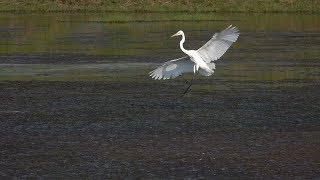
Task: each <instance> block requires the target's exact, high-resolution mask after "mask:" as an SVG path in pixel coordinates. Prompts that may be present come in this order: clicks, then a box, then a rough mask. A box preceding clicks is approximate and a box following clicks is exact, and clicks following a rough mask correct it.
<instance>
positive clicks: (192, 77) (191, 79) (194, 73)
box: [182, 73, 196, 95]
mask: <svg viewBox="0 0 320 180" xmlns="http://www.w3.org/2000/svg"><path fill="white" fill-rule="evenodd" d="M195 74H196V73H194V74H193V76H192V79H191V81H190V85H189V86H188V87H187V89H186V90H185V91H184V92H183V94H182V95H185V94H186V93H187V92H188V91H189V89H190V88H191V86H192V83H193V79H194V76H195Z"/></svg>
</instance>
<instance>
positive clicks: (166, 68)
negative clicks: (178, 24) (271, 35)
mask: <svg viewBox="0 0 320 180" xmlns="http://www.w3.org/2000/svg"><path fill="white" fill-rule="evenodd" d="M179 35H181V36H182V39H181V41H180V49H181V50H182V52H184V53H185V54H187V55H188V56H184V57H181V58H178V59H174V60H171V61H168V62H165V63H164V64H163V65H162V66H160V67H158V68H157V69H155V70H153V71H151V72H150V73H149V75H150V76H151V77H152V78H154V79H170V78H176V77H178V76H180V75H181V74H182V73H186V72H193V77H192V80H191V82H190V85H189V87H188V88H187V89H186V90H185V92H184V94H185V93H186V92H187V91H188V90H189V89H190V87H191V85H192V81H193V79H194V76H195V73H196V71H199V73H200V74H201V75H203V76H210V75H212V74H213V72H214V71H213V70H214V69H215V64H214V63H213V62H212V61H215V60H217V59H219V58H220V57H221V56H222V55H223V54H224V53H225V52H226V51H227V50H228V48H229V47H230V46H231V45H232V43H234V42H236V41H237V39H238V36H239V30H238V29H237V28H236V27H235V26H233V27H232V25H230V26H229V27H227V28H226V29H225V30H223V31H221V32H219V33H215V34H214V35H213V37H212V38H211V39H210V40H209V41H208V42H207V43H206V44H205V45H203V46H202V47H201V48H200V49H198V50H186V49H185V48H184V47H183V43H184V42H185V36H184V32H183V31H181V30H180V31H178V32H177V33H175V34H174V35H172V36H171V37H174V36H179Z"/></svg>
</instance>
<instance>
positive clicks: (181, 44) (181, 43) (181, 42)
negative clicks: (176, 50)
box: [180, 34, 188, 54]
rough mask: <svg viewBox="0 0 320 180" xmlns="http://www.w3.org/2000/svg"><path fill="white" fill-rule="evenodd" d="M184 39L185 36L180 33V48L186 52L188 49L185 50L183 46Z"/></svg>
mask: <svg viewBox="0 0 320 180" xmlns="http://www.w3.org/2000/svg"><path fill="white" fill-rule="evenodd" d="M185 41H186V38H185V36H184V34H182V39H181V41H180V49H181V50H182V51H183V52H184V53H186V54H188V50H186V49H185V48H184V47H183V43H184V42H185Z"/></svg>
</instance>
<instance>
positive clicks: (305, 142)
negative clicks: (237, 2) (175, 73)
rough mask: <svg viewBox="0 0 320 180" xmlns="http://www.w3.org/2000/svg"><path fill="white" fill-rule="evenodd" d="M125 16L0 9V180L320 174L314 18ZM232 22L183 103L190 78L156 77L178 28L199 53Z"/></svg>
mask: <svg viewBox="0 0 320 180" xmlns="http://www.w3.org/2000/svg"><path fill="white" fill-rule="evenodd" d="M123 16H124V15H121V14H120V15H119V14H105V15H96V14H73V15H68V14H59V15H57V14H51V15H50V14H49V15H24V14H23V15H9V14H3V15H2V16H1V17H0V37H1V38H0V63H1V64H0V80H1V81H0V92H1V93H0V100H1V104H0V119H1V126H0V134H1V136H0V146H1V147H2V148H1V151H0V176H15V177H21V178H25V177H83V178H94V177H104V178H107V177H114V178H117V177H118V178H125V177H127V178H164V179H168V178H214V177H216V178H239V177H240V178H244V179H247V178H266V179H270V178H272V179H274V178H295V179H300V178H302V179H307V178H320V170H319V169H320V158H319V157H320V154H319V152H320V121H319V117H320V113H319V112H320V103H319V102H320V97H319V95H318V94H319V90H320V84H319V82H320V59H319V57H320V16H319V15H302V14H299V15H294V14H291V15H283V14H274V15H273V14H267V15H259V14H251V15H245V14H220V15H216V14H211V15H210V16H212V18H210V20H201V21H196V20H195V21H176V20H174V21H173V20H172V17H175V16H176V15H174V14H171V15H164V14H147V15H145V14H138V15H137V14H132V17H134V18H132V19H130V18H129V19H127V20H128V21H130V22H122V21H118V20H117V18H119V17H120V19H121V17H122V19H126V18H123ZM208 16H209V15H208ZM138 17H140V20H138V21H132V20H133V19H135V18H136V19H139V18H138ZM141 17H143V18H142V20H141ZM187 18H188V17H187ZM189 18H190V17H189ZM115 19H116V20H115ZM173 19H174V18H173ZM152 20H157V22H153V23H152V22H150V21H152ZM229 24H233V25H236V26H238V27H239V29H240V32H241V35H240V38H239V40H238V42H237V43H235V44H234V45H233V46H232V47H231V49H230V50H229V51H228V52H227V54H225V55H224V56H223V57H222V59H220V60H219V61H217V63H216V67H217V70H216V72H215V74H214V75H213V76H211V77H208V78H205V77H197V79H196V81H195V84H194V86H193V88H192V90H191V91H190V92H189V94H188V95H186V96H185V97H181V96H180V94H181V93H182V92H183V90H184V89H185V88H186V87H187V85H188V84H187V81H189V80H190V78H191V75H184V76H182V77H179V78H177V79H174V80H167V81H154V80H151V79H150V78H149V77H148V75H147V73H148V72H149V71H150V70H152V69H153V68H155V67H156V66H157V65H159V64H160V63H162V62H164V61H166V60H170V59H173V58H177V57H181V56H183V54H182V52H181V51H180V49H179V47H178V41H179V40H178V39H173V38H169V37H170V35H171V34H173V33H175V32H176V31H177V30H179V29H182V30H184V31H185V33H186V37H187V41H186V44H185V46H186V48H187V49H197V48H199V47H200V46H201V45H202V44H203V43H205V42H206V41H207V40H208V39H209V38H210V37H211V35H212V34H213V33H214V32H216V31H219V30H221V29H223V28H225V27H227V26H228V25H229Z"/></svg>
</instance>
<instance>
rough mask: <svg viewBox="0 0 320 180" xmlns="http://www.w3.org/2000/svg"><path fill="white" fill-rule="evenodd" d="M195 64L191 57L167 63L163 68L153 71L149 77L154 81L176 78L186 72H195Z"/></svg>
mask: <svg viewBox="0 0 320 180" xmlns="http://www.w3.org/2000/svg"><path fill="white" fill-rule="evenodd" d="M193 66H194V63H193V62H192V61H191V60H190V57H189V56H185V57H182V58H178V59H174V60H171V61H168V62H165V63H164V64H163V65H162V66H160V67H158V68H157V69H155V70H153V71H151V72H150V73H149V75H150V76H151V77H152V78H154V79H170V78H172V79H173V78H176V77H178V76H180V75H181V74H182V73H185V72H193Z"/></svg>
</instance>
